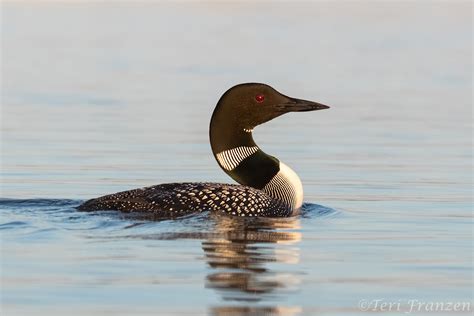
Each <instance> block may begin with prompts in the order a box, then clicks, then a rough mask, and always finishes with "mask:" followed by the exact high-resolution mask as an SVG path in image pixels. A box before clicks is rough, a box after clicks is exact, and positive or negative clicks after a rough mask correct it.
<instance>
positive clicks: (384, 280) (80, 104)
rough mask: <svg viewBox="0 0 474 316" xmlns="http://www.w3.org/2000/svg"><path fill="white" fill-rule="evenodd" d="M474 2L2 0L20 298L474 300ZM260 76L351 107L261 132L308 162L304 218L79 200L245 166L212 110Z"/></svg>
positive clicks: (11, 219)
mask: <svg viewBox="0 0 474 316" xmlns="http://www.w3.org/2000/svg"><path fill="white" fill-rule="evenodd" d="M471 9H472V4H471V3H469V2H437V3H434V2H433V3H431V2H424V1H420V2H383V3H378V2H362V1H359V2H315V3H309V2H296V3H272V4H271V5H270V4H267V3H240V2H235V3H229V4H217V3H201V4H191V3H180V4H171V3H146V2H141V3H139V4H132V3H122V4H113V5H112V4H108V3H103V4H100V3H97V4H94V3H75V4H71V3H69V4H68V3H48V4H45V3H42V4H41V3H40V4H37V3H33V2H21V3H13V2H8V3H2V99H1V105H2V108H1V153H2V156H1V169H2V170H1V172H2V176H1V179H2V186H1V199H0V236H1V238H0V251H1V253H0V254H1V261H0V276H1V287H0V300H1V304H0V314H1V315H64V314H67V315H104V314H113V315H152V314H153V315H361V314H364V313H367V314H370V315H378V314H380V315H387V314H388V313H390V314H391V315H398V314H399V315H407V314H413V315H432V314H433V313H434V312H435V311H433V310H430V308H431V307H430V306H433V304H434V303H438V304H440V303H444V304H445V307H444V309H441V310H440V309H439V308H438V310H437V311H436V312H437V314H440V315H458V314H470V313H472V309H473V279H472V276H473V271H472V265H473V257H472V240H473V230H472V227H473V226H472V180H473V178H472V71H471V69H472V59H471V56H472V30H471V23H472V10H471ZM248 81H257V82H265V83H268V84H270V85H272V86H273V87H275V88H276V89H277V90H279V91H281V92H282V93H284V94H287V95H290V96H294V97H299V98H304V99H309V100H314V101H318V102H321V103H324V104H328V105H330V106H331V109H330V110H326V111H317V112H310V113H294V114H288V115H285V116H283V117H280V118H278V119H275V120H274V121H271V122H269V123H267V124H265V125H264V126H260V127H258V128H256V130H255V132H254V136H255V139H256V141H257V143H258V144H259V145H260V146H261V147H262V149H263V150H264V151H265V152H268V153H270V154H272V155H275V156H276V157H278V158H279V159H281V160H282V161H284V162H285V163H286V164H288V165H289V166H291V167H292V168H293V169H294V170H295V171H296V172H297V173H298V174H299V175H300V177H301V179H302V182H303V185H304V191H305V202H306V204H305V209H304V212H303V214H302V215H300V216H298V217H294V218H288V219H240V218H230V217H223V216H215V215H213V214H207V213H205V214H199V215H197V216H191V217H186V218H182V219H179V220H161V221H155V220H154V219H153V218H149V217H146V216H139V217H136V216H130V215H127V214H120V213H116V212H93V213H84V212H78V211H77V210H76V209H75V207H76V206H78V205H79V204H80V203H81V202H82V201H84V200H86V199H89V198H92V197H97V196H100V195H103V194H107V193H114V192H118V191H122V190H127V189H132V188H137V187H143V186H149V185H153V184H159V183H166V182H186V181H212V182H232V180H231V179H228V178H227V176H226V175H225V174H224V173H223V172H222V171H221V170H220V169H219V167H218V166H217V164H216V162H215V161H214V157H213V156H212V154H211V151H210V146H209V143H208V124H209V119H210V116H211V113H212V110H213V108H214V106H215V104H216V102H217V100H218V98H219V97H220V95H221V94H222V93H223V92H224V91H226V90H227V89H228V88H229V87H231V86H233V85H235V84H237V83H240V82H248ZM414 301H419V302H422V303H423V302H424V303H425V305H422V306H420V304H418V305H416V306H414V307H415V310H412V309H411V302H414ZM377 302H379V303H377ZM382 302H385V303H392V304H393V307H392V308H391V310H387V309H386V307H383V306H382V305H380V303H382ZM367 303H370V304H371V305H369V306H367V305H366V304H367ZM430 303H432V304H431V305H430ZM448 303H452V304H456V303H459V304H465V305H466V304H470V305H469V306H468V308H466V306H465V307H464V309H463V310H458V311H455V310H453V309H451V310H450V309H449V308H448ZM376 304H378V305H376ZM397 304H398V305H397ZM418 307H419V310H416V308H418Z"/></svg>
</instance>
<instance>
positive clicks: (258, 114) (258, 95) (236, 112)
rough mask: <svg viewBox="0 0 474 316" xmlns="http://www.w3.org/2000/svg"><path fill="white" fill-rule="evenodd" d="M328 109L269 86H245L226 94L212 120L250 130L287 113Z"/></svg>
mask: <svg viewBox="0 0 474 316" xmlns="http://www.w3.org/2000/svg"><path fill="white" fill-rule="evenodd" d="M328 108H329V106H327V105H324V104H320V103H316V102H312V101H306V100H300V99H295V98H291V97H288V96H286V95H284V94H281V93H280V92H278V91H276V90H275V89H273V88H272V87H270V86H268V85H266V84H262V83H244V84H239V85H236V86H234V87H232V88H230V89H229V90H227V91H226V92H225V93H224V95H223V96H222V97H221V98H220V100H219V102H218V103H217V106H216V109H215V110H214V114H213V120H214V119H218V120H222V121H227V124H230V126H232V127H234V128H236V127H238V128H241V129H247V130H251V129H253V128H254V127H255V126H257V125H260V124H262V123H265V122H268V121H270V120H272V119H274V118H276V117H278V116H280V115H282V114H285V113H288V112H303V111H315V110H323V109H328ZM216 116H218V117H216ZM230 126H229V127H230Z"/></svg>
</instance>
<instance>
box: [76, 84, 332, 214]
mask: <svg viewBox="0 0 474 316" xmlns="http://www.w3.org/2000/svg"><path fill="white" fill-rule="evenodd" d="M325 108H328V107H327V106H325V105H322V104H319V103H315V102H311V101H305V100H299V99H294V98H290V97H287V96H285V95H282V94H280V93H279V92H277V91H276V90H274V89H273V88H271V87H270V86H267V85H264V84H257V83H249V84H241V85H237V86H235V87H233V88H231V89H229V90H228V91H227V92H226V93H225V94H224V95H223V96H222V97H221V99H220V100H219V102H218V104H217V106H216V109H215V110H214V113H213V115H212V119H211V124H210V142H211V147H212V151H213V154H214V157H215V158H216V160H217V162H218V164H219V166H220V167H221V168H222V169H223V170H224V171H225V172H226V173H227V174H228V175H229V176H230V177H232V178H233V179H234V180H236V181H237V182H238V183H240V184H241V185H233V184H221V183H201V182H195V183H168V184H161V185H156V186H151V187H146V188H141V189H135V190H130V191H124V192H119V193H115V194H111V195H106V196H102V197H99V198H96V199H92V200H89V201H86V202H85V203H84V204H82V205H81V206H79V209H80V210H84V211H93V210H119V211H124V212H152V213H154V214H157V215H159V216H160V217H170V218H173V217H180V216H184V215H188V214H192V213H199V212H203V211H212V212H216V213H225V214H228V215H236V216H260V217H286V216H291V215H294V214H295V213H297V212H298V209H299V208H300V207H301V205H302V203H303V186H302V184H301V181H300V179H299V177H298V175H297V174H296V173H295V172H294V171H293V170H292V169H291V168H289V167H288V166H287V165H285V164H284V163H282V162H280V161H279V160H278V159H277V158H275V157H272V156H270V155H267V154H266V153H264V152H263V151H262V150H261V149H260V148H259V147H258V146H257V144H256V143H255V142H254V140H253V137H252V131H253V128H254V127H255V126H257V125H259V124H262V123H265V122H267V121H269V120H271V119H273V118H275V117H277V116H280V115H282V114H284V113H287V112H292V111H298V112H299V111H312V110H319V109H325Z"/></svg>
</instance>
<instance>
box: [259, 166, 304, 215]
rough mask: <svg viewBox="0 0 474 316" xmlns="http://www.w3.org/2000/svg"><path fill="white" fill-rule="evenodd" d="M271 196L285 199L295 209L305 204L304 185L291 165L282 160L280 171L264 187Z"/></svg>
mask: <svg viewBox="0 0 474 316" xmlns="http://www.w3.org/2000/svg"><path fill="white" fill-rule="evenodd" d="M263 191H265V192H266V193H267V194H269V195H270V196H272V197H274V198H277V199H279V200H282V201H284V202H285V203H287V204H288V205H290V206H291V207H292V208H293V210H296V209H299V208H300V207H301V206H302V205H303V185H302V184H301V180H300V178H299V177H298V175H297V174H296V172H294V171H293V170H292V169H291V168H290V167H288V166H287V165H285V164H284V163H283V162H281V161H280V171H279V172H278V173H277V174H276V175H275V176H274V177H273V178H272V180H270V182H269V183H267V185H265V187H264V188H263Z"/></svg>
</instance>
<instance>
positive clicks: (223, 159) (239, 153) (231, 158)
mask: <svg viewBox="0 0 474 316" xmlns="http://www.w3.org/2000/svg"><path fill="white" fill-rule="evenodd" d="M257 151H258V147H257V146H254V147H247V146H240V147H236V148H232V149H229V150H224V151H223V152H220V153H218V154H217V155H216V157H217V160H218V161H219V164H220V165H221V166H222V168H224V169H225V170H228V171H230V170H233V169H235V168H236V167H237V166H238V165H239V164H240V163H241V162H242V161H243V160H244V159H245V158H247V157H249V156H251V155H253V154H254V153H256V152H257Z"/></svg>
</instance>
